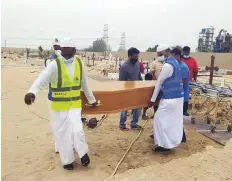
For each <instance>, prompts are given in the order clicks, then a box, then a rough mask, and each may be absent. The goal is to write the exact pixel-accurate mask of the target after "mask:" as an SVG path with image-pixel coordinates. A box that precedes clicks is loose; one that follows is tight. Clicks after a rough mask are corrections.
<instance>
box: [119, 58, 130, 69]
mask: <svg viewBox="0 0 232 181" xmlns="http://www.w3.org/2000/svg"><path fill="white" fill-rule="evenodd" d="M128 65H129V61H128V60H126V61H124V62H123V63H122V65H121V67H122V68H124V67H127V66H128Z"/></svg>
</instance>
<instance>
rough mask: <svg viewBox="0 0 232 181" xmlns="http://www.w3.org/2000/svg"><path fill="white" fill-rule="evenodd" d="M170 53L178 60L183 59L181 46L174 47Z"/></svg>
mask: <svg viewBox="0 0 232 181" xmlns="http://www.w3.org/2000/svg"><path fill="white" fill-rule="evenodd" d="M170 53H171V54H172V56H174V57H175V58H176V60H178V61H181V50H180V49H179V48H174V49H173V50H172V51H171V52H170Z"/></svg>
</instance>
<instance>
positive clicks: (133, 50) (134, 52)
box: [128, 47, 140, 57]
mask: <svg viewBox="0 0 232 181" xmlns="http://www.w3.org/2000/svg"><path fill="white" fill-rule="evenodd" d="M139 53H140V51H139V50H138V49H137V48H134V47H131V48H130V49H129V50H128V57H130V56H132V55H134V54H139Z"/></svg>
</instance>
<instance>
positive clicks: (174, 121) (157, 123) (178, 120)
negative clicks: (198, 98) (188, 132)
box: [153, 98, 183, 149]
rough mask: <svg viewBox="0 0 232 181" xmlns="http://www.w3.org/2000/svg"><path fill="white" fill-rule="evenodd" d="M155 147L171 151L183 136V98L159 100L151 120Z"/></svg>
mask: <svg viewBox="0 0 232 181" xmlns="http://www.w3.org/2000/svg"><path fill="white" fill-rule="evenodd" d="M153 128H154V141H155V145H158V146H161V147H163V148H167V149H171V148H174V147H177V146H178V145H179V144H180V143H181V140H182V136H183V98H177V99H161V100H160V103H159V108H158V110H157V111H156V113H155V116H154V120H153Z"/></svg>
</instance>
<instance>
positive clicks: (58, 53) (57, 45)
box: [44, 38, 61, 153]
mask: <svg viewBox="0 0 232 181" xmlns="http://www.w3.org/2000/svg"><path fill="white" fill-rule="evenodd" d="M52 47H53V49H54V53H53V54H52V55H51V56H49V57H48V58H47V59H46V60H45V62H44V64H45V67H47V65H48V64H49V63H51V62H52V61H53V60H55V59H56V58H57V57H59V56H61V48H60V42H59V41H58V39H57V38H55V40H54V41H53V42H52ZM48 89H49V91H48V104H49V108H50V101H51V99H52V93H51V84H50V83H49V85H48ZM55 153H59V150H58V147H57V144H56V143H55Z"/></svg>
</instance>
